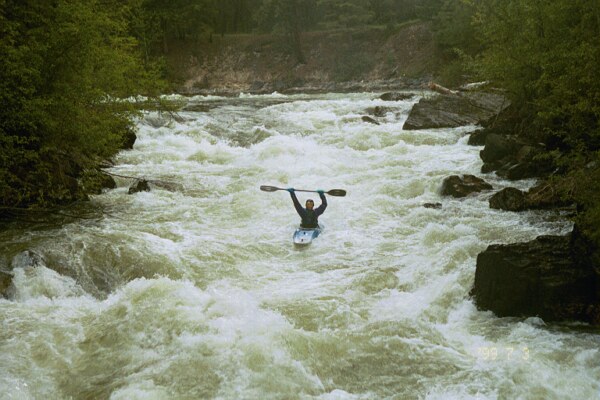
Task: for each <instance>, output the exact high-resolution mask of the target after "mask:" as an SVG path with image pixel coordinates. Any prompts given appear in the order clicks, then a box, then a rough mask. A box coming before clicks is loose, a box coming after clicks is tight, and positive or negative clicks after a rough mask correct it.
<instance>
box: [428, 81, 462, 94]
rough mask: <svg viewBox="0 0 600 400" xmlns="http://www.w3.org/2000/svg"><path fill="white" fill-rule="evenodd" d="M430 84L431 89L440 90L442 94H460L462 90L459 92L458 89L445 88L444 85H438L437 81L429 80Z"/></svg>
mask: <svg viewBox="0 0 600 400" xmlns="http://www.w3.org/2000/svg"><path fill="white" fill-rule="evenodd" d="M428 86H429V89H430V90H433V91H434V92H438V93H440V94H445V95H448V96H458V95H459V94H460V92H458V91H457V90H451V89H448V88H445V87H443V86H442V85H438V84H437V83H435V82H429V85H428Z"/></svg>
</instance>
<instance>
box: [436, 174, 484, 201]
mask: <svg viewBox="0 0 600 400" xmlns="http://www.w3.org/2000/svg"><path fill="white" fill-rule="evenodd" d="M491 189H493V187H492V185H490V184H489V183H487V182H486V181H484V180H483V179H481V178H478V177H476V176H474V175H463V176H462V177H461V176H458V175H452V176H449V177H447V178H446V179H444V182H443V183H442V190H441V194H442V196H452V197H466V196H468V195H470V194H471V193H477V192H481V191H483V190H491Z"/></svg>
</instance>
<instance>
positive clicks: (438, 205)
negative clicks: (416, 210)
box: [423, 203, 442, 210]
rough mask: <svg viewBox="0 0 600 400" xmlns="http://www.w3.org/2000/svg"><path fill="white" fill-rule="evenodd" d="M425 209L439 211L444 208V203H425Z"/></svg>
mask: <svg viewBox="0 0 600 400" xmlns="http://www.w3.org/2000/svg"><path fill="white" fill-rule="evenodd" d="M423 207H425V208H433V209H435V210H439V209H440V208H442V203H425V204H423Z"/></svg>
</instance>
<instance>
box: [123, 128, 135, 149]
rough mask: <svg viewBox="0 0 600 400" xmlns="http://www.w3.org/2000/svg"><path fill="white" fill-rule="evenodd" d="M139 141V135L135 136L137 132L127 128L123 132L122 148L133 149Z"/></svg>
mask: <svg viewBox="0 0 600 400" xmlns="http://www.w3.org/2000/svg"><path fill="white" fill-rule="evenodd" d="M136 140H137V135H136V134H135V130H134V129H132V128H127V129H125V130H124V131H123V144H122V146H121V148H122V149H124V150H131V149H133V145H134V144H135V141H136Z"/></svg>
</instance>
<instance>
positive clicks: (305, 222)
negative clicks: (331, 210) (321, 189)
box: [290, 192, 327, 228]
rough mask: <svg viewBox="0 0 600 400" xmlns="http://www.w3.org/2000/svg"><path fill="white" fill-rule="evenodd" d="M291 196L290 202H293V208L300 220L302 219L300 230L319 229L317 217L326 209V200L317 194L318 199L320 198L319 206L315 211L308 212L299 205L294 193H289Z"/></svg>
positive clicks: (323, 196) (322, 195)
mask: <svg viewBox="0 0 600 400" xmlns="http://www.w3.org/2000/svg"><path fill="white" fill-rule="evenodd" d="M290 195H291V196H292V201H293V202H294V207H296V211H297V212H298V215H300V218H302V222H301V223H300V227H301V228H318V227H319V220H318V219H319V215H321V214H323V213H324V212H325V209H326V208H327V199H326V198H325V195H324V194H321V193H319V197H320V198H321V205H320V206H319V207H317V208H315V209H312V210H309V209H306V208H304V207H302V206H301V205H300V202H299V201H298V198H297V197H296V193H294V192H292V193H290Z"/></svg>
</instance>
